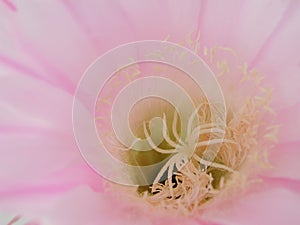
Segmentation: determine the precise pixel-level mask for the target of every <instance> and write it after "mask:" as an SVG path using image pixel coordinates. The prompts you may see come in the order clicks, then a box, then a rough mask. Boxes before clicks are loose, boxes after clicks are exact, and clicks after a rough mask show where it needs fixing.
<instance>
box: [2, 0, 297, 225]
mask: <svg viewBox="0 0 300 225" xmlns="http://www.w3.org/2000/svg"><path fill="white" fill-rule="evenodd" d="M299 3H300V2H299V1H297V0H293V1H292V0H291V1H259V0H257V1H222V2H221V1H190V2H189V3H186V2H184V1H178V2H177V1H176V2H175V1H171V0H169V1H158V0H156V1H140V0H127V1H125V0H124V1H96V0H90V1H79V0H78V1H70V0H69V1H68V0H61V1H52V0H51V1H50V0H48V1H38V0H35V1H30V2H28V1H12V0H11V1H8V0H2V1H0V15H1V16H0V134H1V135H0V152H1V158H0V171H1V172H0V184H1V185H0V211H3V212H8V213H10V214H11V213H16V214H23V215H24V216H28V217H32V218H34V219H37V220H38V221H45V224H48V222H49V224H55V225H56V224H57V225H60V224H61V225H66V224H72V225H77V224H78V225H82V224H86V225H89V224H90V225H98V224H163V223H174V224H208V225H209V224H211V225H213V224H220V225H233V224H243V225H248V224H249V225H250V224H256V225H260V224H261V225H266V224H272V225H276V224H291V225H292V224H295V225H296V224H299V223H300V216H299V213H298V210H299V207H300V193H299V192H300V175H299V171H300V166H299V165H300V164H299V162H298V160H299V159H300V142H299V141H300V138H299V127H300V117H299V115H300V93H299V90H300V75H299V74H300V57H299V51H300V45H299V40H300V29H299V28H298V26H299V23H300V5H299ZM196 29H199V30H200V31H201V44H202V45H206V46H208V47H211V46H216V45H222V46H229V47H231V48H233V49H235V50H236V51H237V52H238V53H239V56H240V57H241V59H242V60H246V61H248V62H249V65H250V66H251V67H254V66H255V67H256V68H257V69H258V70H260V71H262V72H263V73H264V74H265V75H266V76H267V77H266V79H265V81H264V82H265V83H267V84H268V85H269V86H272V87H273V88H274V93H275V94H274V101H273V105H272V106H273V107H274V108H275V109H276V110H277V112H278V118H279V120H280V122H281V124H282V127H281V131H280V133H279V143H278V144H277V145H276V146H275V147H274V149H273V150H272V151H271V155H270V161H271V162H272V163H273V165H274V169H273V171H270V172H269V173H268V174H263V175H262V178H263V179H264V181H265V182H264V184H263V185H262V186H260V189H259V188H257V189H255V190H253V191H251V192H250V193H249V194H247V195H246V196H241V197H239V198H238V199H237V200H236V201H234V204H233V205H229V206H228V207H227V208H228V209H227V210H224V211H222V212H214V211H208V212H207V213H206V214H205V215H203V219H201V221H200V220H199V219H196V218H187V219H182V220H178V219H177V220H174V219H172V218H164V219H162V218H154V217H152V216H151V214H150V215H148V214H145V215H144V214H141V213H139V212H138V211H136V210H135V208H134V207H131V206H130V204H129V205H122V204H123V203H122V204H121V203H118V202H117V203H116V202H114V201H115V200H113V198H111V196H110V195H108V194H106V193H103V192H102V190H103V181H102V178H101V177H99V176H97V175H96V174H95V172H93V171H92V170H91V169H90V168H89V167H88V166H87V165H86V163H85V162H84V160H83V159H82V158H81V155H80V153H79V151H78V150H77V147H76V144H75V141H74V137H73V133H72V123H71V122H72V121H71V113H72V112H71V108H72V99H73V94H74V91H75V88H76V85H77V83H78V81H79V79H80V77H81V76H82V73H83V72H84V70H85V68H86V67H87V66H88V65H89V63H90V62H91V61H92V60H94V59H95V58H96V57H97V56H99V55H101V54H103V53H104V52H105V51H107V50H109V49H111V48H113V47H115V46H117V45H119V44H123V43H126V42H129V41H135V40H143V39H158V40H161V39H163V38H165V37H166V36H167V35H171V40H172V41H181V40H182V39H184V38H185V36H186V34H187V33H189V32H190V31H194V30H196ZM42 224H43V223H42Z"/></svg>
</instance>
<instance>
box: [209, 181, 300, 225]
mask: <svg viewBox="0 0 300 225" xmlns="http://www.w3.org/2000/svg"><path fill="white" fill-rule="evenodd" d="M270 187H271V186H270ZM299 207H300V195H299V193H295V192H293V191H290V190H286V189H285V188H276V187H275V188H269V189H265V190H263V191H259V190H257V191H256V192H255V193H252V194H249V195H248V196H246V197H243V198H241V199H238V201H237V203H236V204H234V205H228V206H227V208H224V209H222V211H219V212H217V211H216V210H215V211H214V212H212V213H211V214H209V213H207V215H206V217H207V219H208V220H211V221H215V222H220V223H222V224H224V225H240V224H243V225H253V224H255V225H266V224H272V225H277V224H278V225H281V224H290V225H297V224H299V223H300V215H299V212H298V211H299Z"/></svg>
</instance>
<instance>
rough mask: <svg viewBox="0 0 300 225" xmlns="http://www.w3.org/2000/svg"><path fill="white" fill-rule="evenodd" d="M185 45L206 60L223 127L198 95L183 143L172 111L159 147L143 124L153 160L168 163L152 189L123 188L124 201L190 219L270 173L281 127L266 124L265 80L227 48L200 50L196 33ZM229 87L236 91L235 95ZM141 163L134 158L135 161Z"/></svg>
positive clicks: (268, 96) (268, 109) (270, 112)
mask: <svg viewBox="0 0 300 225" xmlns="http://www.w3.org/2000/svg"><path fill="white" fill-rule="evenodd" d="M184 45H185V46H186V47H188V48H190V49H193V50H194V51H195V53H196V54H198V55H200V56H201V57H202V58H204V59H205V61H206V62H207V63H208V64H209V66H210V68H211V69H212V70H213V71H214V72H215V74H217V75H218V81H219V83H220V84H221V86H222V90H223V93H224V96H225V100H226V103H227V118H226V126H225V127H220V126H217V124H215V123H213V122H212V119H211V116H210V115H211V108H212V107H215V108H217V109H218V106H216V105H210V104H209V102H208V101H207V99H205V97H203V95H201V94H200V95H197V96H199V99H197V100H196V102H198V107H197V111H195V114H194V116H195V115H196V116H197V117H198V120H199V126H196V127H193V128H191V127H189V126H188V128H187V131H186V133H187V135H186V136H185V138H184V139H182V138H181V134H180V125H179V123H178V115H177V113H176V110H173V111H172V110H170V113H169V114H172V116H170V115H166V114H164V118H163V124H162V134H163V137H164V142H163V144H162V145H159V146H157V145H156V144H155V143H153V142H151V138H150V136H151V133H150V132H149V130H150V129H149V124H147V121H146V122H144V124H143V127H142V128H140V130H139V132H141V133H143V135H144V136H145V138H147V139H148V140H150V141H149V145H150V146H151V147H152V150H153V152H154V153H153V152H152V159H153V158H155V159H154V161H155V160H156V161H159V160H162V159H166V156H168V157H169V160H168V161H167V162H166V163H165V165H164V166H163V167H162V168H161V170H160V171H159V172H158V173H157V174H156V176H155V179H154V181H153V184H152V185H147V186H139V187H138V188H137V189H136V190H134V191H132V190H133V188H126V193H125V196H129V197H130V198H132V197H133V198H135V199H136V200H137V201H138V202H142V205H143V206H144V205H145V204H146V205H147V207H149V208H150V209H153V210H154V211H157V212H161V211H167V212H171V213H172V212H173V211H176V213H177V214H178V212H179V213H180V214H183V215H190V214H193V213H195V212H198V211H199V210H203V209H205V208H207V207H209V206H210V205H211V204H214V203H216V202H217V200H218V199H222V200H224V199H225V200H226V199H228V198H232V196H234V194H235V193H236V192H237V191H240V190H243V189H244V188H245V187H246V186H247V185H248V184H250V183H251V182H252V181H253V180H254V179H255V174H256V173H257V172H258V171H260V170H262V169H266V168H268V150H269V149H270V148H271V146H272V144H273V142H274V141H276V133H277V131H278V128H279V126H278V125H274V124H273V122H272V121H271V120H269V119H266V118H268V117H269V116H270V115H273V114H274V112H273V110H272V109H271V107H270V106H269V104H270V101H271V97H272V96H271V94H272V93H271V91H270V89H269V88H267V87H265V86H263V85H262V84H261V81H262V80H263V76H262V75H261V74H260V73H259V72H257V71H256V70H255V69H253V68H251V69H249V68H248V66H247V64H246V63H243V62H239V60H238V57H237V54H236V53H235V52H234V51H233V50H232V49H230V48H228V47H220V46H215V47H212V48H210V49H209V48H207V47H206V46H203V48H201V47H200V45H199V35H198V34H197V35H196V38H195V39H193V38H192V34H190V35H189V36H188V37H187V41H186V42H185V43H184ZM230 62H231V63H230ZM233 87H237V88H235V89H234V90H235V92H234V93H232V89H233ZM193 119H194V118H190V121H193ZM218 134H222V135H221V136H222V138H218ZM214 145H216V146H217V147H218V148H219V150H218V151H216V152H217V153H216V155H215V157H214V158H213V161H210V160H207V159H206V158H205V157H204V156H205V155H204V153H205V150H206V149H207V147H208V146H214ZM153 154H154V156H153ZM155 154H158V155H155ZM139 160H140V159H139V156H137V157H136V158H135V161H139ZM130 161H131V160H130V159H129V162H130ZM151 163H153V161H151ZM137 165H139V163H137ZM174 171H175V172H174Z"/></svg>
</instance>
